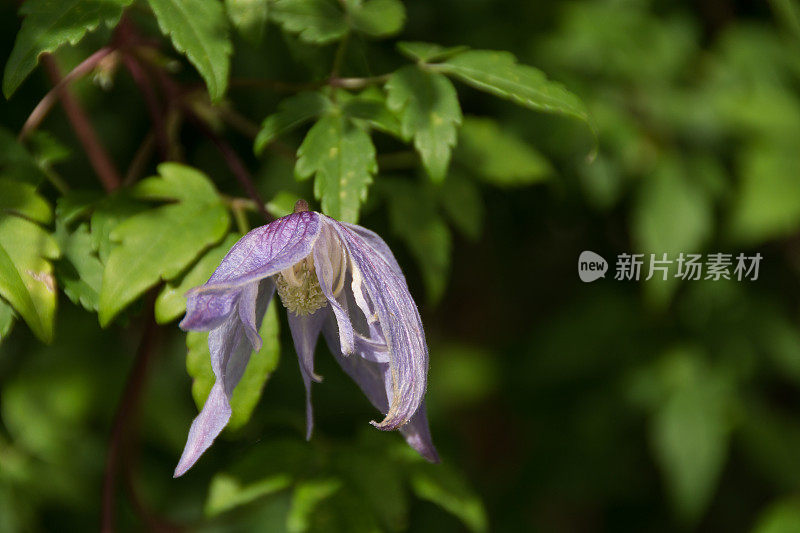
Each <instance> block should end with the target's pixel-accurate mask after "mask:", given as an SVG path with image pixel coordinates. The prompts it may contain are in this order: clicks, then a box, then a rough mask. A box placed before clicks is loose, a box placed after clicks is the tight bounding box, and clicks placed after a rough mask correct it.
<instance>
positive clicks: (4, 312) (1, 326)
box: [0, 299, 14, 344]
mask: <svg viewBox="0 0 800 533" xmlns="http://www.w3.org/2000/svg"><path fill="white" fill-rule="evenodd" d="M13 325H14V309H13V308H12V307H11V306H10V305H8V304H7V303H6V302H5V301H3V300H2V299H0V344H2V343H3V340H5V338H6V337H8V335H9V334H10V333H11V327H12V326H13Z"/></svg>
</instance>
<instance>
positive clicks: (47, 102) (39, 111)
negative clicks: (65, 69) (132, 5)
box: [18, 47, 114, 141]
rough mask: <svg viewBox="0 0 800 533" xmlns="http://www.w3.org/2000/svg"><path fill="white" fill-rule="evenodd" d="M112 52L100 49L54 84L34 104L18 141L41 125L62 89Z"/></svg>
mask: <svg viewBox="0 0 800 533" xmlns="http://www.w3.org/2000/svg"><path fill="white" fill-rule="evenodd" d="M113 52H114V50H113V49H112V48H110V47H104V48H101V49H100V50H98V51H97V52H95V53H93V54H92V55H90V56H89V57H87V58H86V59H84V60H83V61H82V62H81V64H80V65H78V66H77V67H75V68H74V69H72V70H71V71H70V72H69V74H67V75H66V76H64V77H63V78H62V79H61V81H59V82H58V83H56V84H55V86H54V87H53V88H52V89H50V90H49V91H48V92H47V94H45V95H44V98H42V99H41V100H40V101H39V103H38V104H36V107H34V108H33V111H31V114H30V115H28V120H26V121H25V124H23V125H22V129H21V130H20V132H19V136H18V140H20V141H24V140H25V138H26V137H27V136H28V135H30V134H31V132H33V131H34V130H35V129H37V128H38V127H39V126H40V125H41V123H42V121H43V120H44V119H45V117H46V116H47V114H48V113H49V112H50V110H51V109H52V108H53V105H55V103H56V100H58V98H59V93H60V92H61V90H62V89H64V88H65V87H66V86H67V85H69V84H70V83H72V82H73V81H75V80H78V79H80V78H82V77H83V76H85V75H86V74H88V73H89V72H91V71H92V70H94V68H95V67H96V66H97V65H98V64H99V63H100V61H102V60H103V59H104V58H105V57H106V56H108V55H109V54H111V53H113Z"/></svg>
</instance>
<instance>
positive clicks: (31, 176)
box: [0, 127, 47, 185]
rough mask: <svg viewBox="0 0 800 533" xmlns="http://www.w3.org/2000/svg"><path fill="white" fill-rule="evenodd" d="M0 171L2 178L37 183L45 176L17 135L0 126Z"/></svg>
mask: <svg viewBox="0 0 800 533" xmlns="http://www.w3.org/2000/svg"><path fill="white" fill-rule="evenodd" d="M0 173H2V175H3V177H4V178H8V179H11V180H14V181H19V182H24V183H30V184H31V185H39V184H40V183H41V182H42V181H43V180H44V179H45V178H46V177H47V176H45V174H44V172H43V171H42V169H41V168H39V165H38V163H37V162H36V159H35V158H34V157H33V156H32V155H31V154H30V152H28V150H27V149H26V148H25V147H24V146H22V145H21V144H20V143H19V142H18V141H17V136H16V135H14V134H13V133H11V132H10V131H8V130H7V129H5V128H2V127H0Z"/></svg>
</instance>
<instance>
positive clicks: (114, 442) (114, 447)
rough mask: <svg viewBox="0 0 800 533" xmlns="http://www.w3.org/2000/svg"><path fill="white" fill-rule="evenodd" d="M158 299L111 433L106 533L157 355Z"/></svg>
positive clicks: (149, 304) (105, 496) (149, 305)
mask: <svg viewBox="0 0 800 533" xmlns="http://www.w3.org/2000/svg"><path fill="white" fill-rule="evenodd" d="M153 302H154V298H153V295H151V296H150V297H149V298H148V301H147V303H146V305H145V309H146V311H145V317H144V324H145V325H144V332H143V333H142V341H141V343H140V344H139V349H138V350H137V351H136V359H135V360H134V363H133V368H132V369H131V372H130V374H129V375H128V380H127V382H126V383H125V390H124V391H123V393H122V399H121V400H120V404H119V408H118V409H117V414H116V415H115V417H114V426H113V429H112V430H111V442H110V445H109V449H108V456H107V457H106V469H105V476H104V478H103V510H102V522H101V523H102V531H103V533H110V532H112V531H114V514H115V513H114V511H115V499H116V475H117V470H118V469H119V463H120V458H121V455H122V453H121V452H122V449H123V447H124V445H125V442H126V441H127V440H128V438H129V437H130V434H131V431H132V429H133V426H134V423H133V419H134V418H135V417H136V416H137V415H138V412H137V411H138V407H139V398H140V397H141V395H142V390H143V389H144V384H145V380H146V378H147V369H148V367H149V365H150V362H151V360H152V358H153V354H154V353H155V346H156V341H157V336H158V335H157V334H158V326H157V325H156V322H155V318H154V316H153Z"/></svg>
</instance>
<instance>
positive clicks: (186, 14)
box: [148, 0, 233, 101]
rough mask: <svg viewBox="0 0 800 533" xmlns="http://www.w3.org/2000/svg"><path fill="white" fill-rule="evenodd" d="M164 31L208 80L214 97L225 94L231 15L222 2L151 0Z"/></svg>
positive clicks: (210, 91)
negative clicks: (228, 15)
mask: <svg viewBox="0 0 800 533" xmlns="http://www.w3.org/2000/svg"><path fill="white" fill-rule="evenodd" d="M148 1H149V2H150V7H152V8H153V13H155V15H156V19H157V20H158V26H159V28H161V31H162V33H164V35H168V36H169V37H170V38H171V39H172V44H173V45H174V46H175V49H176V50H178V51H179V52H183V53H185V54H186V57H188V58H189V61H191V62H192V64H193V65H194V66H195V67H196V68H197V70H198V72H200V75H201V76H202V77H203V79H204V80H205V82H206V86H207V87H208V94H209V96H210V97H211V100H212V101H218V100H219V99H220V98H222V96H223V95H224V94H225V89H226V88H227V85H228V71H229V69H230V55H231V53H232V52H233V47H232V46H231V42H230V38H229V36H228V19H227V17H226V16H225V10H224V8H223V5H222V3H220V2H217V1H214V2H209V1H208V0H148Z"/></svg>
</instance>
